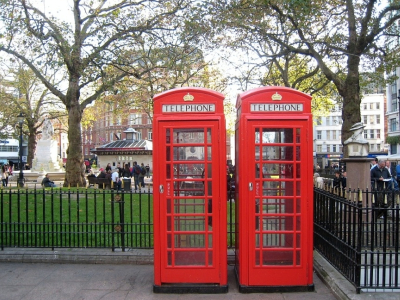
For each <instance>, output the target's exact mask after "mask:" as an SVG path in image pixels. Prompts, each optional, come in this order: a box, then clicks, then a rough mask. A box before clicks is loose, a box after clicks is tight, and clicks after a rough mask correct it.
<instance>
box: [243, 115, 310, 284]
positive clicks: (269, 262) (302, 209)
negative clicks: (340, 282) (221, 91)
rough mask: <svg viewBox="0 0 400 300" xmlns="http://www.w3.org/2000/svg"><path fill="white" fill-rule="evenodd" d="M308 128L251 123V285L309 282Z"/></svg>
mask: <svg viewBox="0 0 400 300" xmlns="http://www.w3.org/2000/svg"><path fill="white" fill-rule="evenodd" d="M277 124H279V125H277ZM308 130H309V121H308V120H304V121H301V120H297V121H295V120H286V121H285V120H282V119H281V120H279V123H278V122H277V120H273V121H272V120H271V121H268V120H263V121H262V122H260V121H256V120H253V121H249V122H248V127H247V134H245V140H246V142H245V145H248V147H246V148H245V149H246V150H245V151H247V153H245V157H248V158H249V160H248V161H249V162H254V165H253V167H252V169H253V170H254V171H253V172H251V173H250V172H249V174H248V175H249V176H248V180H249V182H248V185H247V186H248V187H247V188H248V199H249V202H248V203H249V206H248V209H249V222H248V226H249V228H248V234H249V236H248V239H249V243H248V245H250V246H249V247H250V248H249V255H248V259H249V261H248V266H249V272H248V276H249V278H248V284H249V285H254V286H257V285H259V286H261V285H265V284H266V282H267V283H268V285H269V286H283V285H290V286H301V285H307V284H308V283H309V282H310V278H308V277H309V276H310V272H309V267H308V266H307V264H308V262H309V257H308V256H309V253H312V236H311V235H312V223H311V222H312V220H311V221H310V218H309V215H308V212H309V211H312V208H310V207H308V205H312V203H311V202H310V199H308V197H307V195H312V190H309V189H310V186H311V185H310V184H308V181H309V180H310V179H309V178H307V176H305V174H302V173H306V172H307V170H305V167H306V166H309V165H310V162H309V161H307V159H309V155H306V154H307V153H309V151H312V149H310V148H309V147H312V143H311V142H310V141H309V140H308V136H311V137H312V133H311V132H308ZM242 182H243V183H245V181H242ZM245 193H246V192H245ZM251 203H253V205H251ZM251 216H252V217H251ZM310 247H311V250H310V249H309V248H310ZM252 248H253V250H252ZM266 276H267V277H268V278H266ZM311 280H312V279H311Z"/></svg>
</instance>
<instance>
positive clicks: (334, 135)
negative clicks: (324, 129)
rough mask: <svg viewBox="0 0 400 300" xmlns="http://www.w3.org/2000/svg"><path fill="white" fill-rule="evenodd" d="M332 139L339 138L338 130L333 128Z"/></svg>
mask: <svg viewBox="0 0 400 300" xmlns="http://www.w3.org/2000/svg"><path fill="white" fill-rule="evenodd" d="M332 140H337V135H336V130H332Z"/></svg>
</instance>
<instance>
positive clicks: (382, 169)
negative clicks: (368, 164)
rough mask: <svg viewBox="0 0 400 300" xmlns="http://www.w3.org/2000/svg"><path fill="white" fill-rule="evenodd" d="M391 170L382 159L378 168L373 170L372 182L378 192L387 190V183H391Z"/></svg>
mask: <svg viewBox="0 0 400 300" xmlns="http://www.w3.org/2000/svg"><path fill="white" fill-rule="evenodd" d="M390 178H391V177H390V173H389V170H388V169H387V168H386V166H385V161H384V160H383V159H380V160H379V161H378V166H377V167H374V168H372V169H371V181H372V182H373V184H374V186H375V187H376V188H377V189H378V190H383V189H384V188H385V186H386V185H385V184H384V183H385V182H388V181H390Z"/></svg>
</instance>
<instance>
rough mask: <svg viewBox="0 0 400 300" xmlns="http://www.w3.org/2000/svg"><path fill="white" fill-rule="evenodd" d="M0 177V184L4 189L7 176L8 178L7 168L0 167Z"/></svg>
mask: <svg viewBox="0 0 400 300" xmlns="http://www.w3.org/2000/svg"><path fill="white" fill-rule="evenodd" d="M0 176H1V183H2V185H3V186H4V187H6V186H7V176H8V172H7V168H6V166H5V165H2V166H1V170H0Z"/></svg>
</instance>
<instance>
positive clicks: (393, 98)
mask: <svg viewBox="0 0 400 300" xmlns="http://www.w3.org/2000/svg"><path fill="white" fill-rule="evenodd" d="M391 75H394V76H395V77H397V78H400V67H398V68H396V71H395V73H394V74H391ZM386 93H387V111H386V117H387V129H388V130H387V138H386V142H387V145H388V148H389V155H394V154H400V124H399V122H400V109H399V108H400V79H397V80H393V82H392V83H391V84H388V86H387V88H386Z"/></svg>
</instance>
